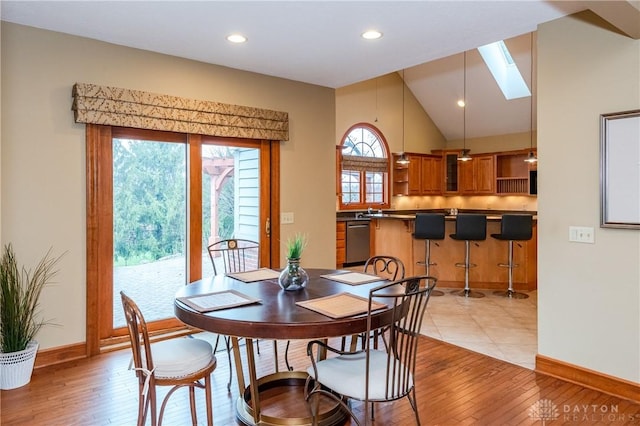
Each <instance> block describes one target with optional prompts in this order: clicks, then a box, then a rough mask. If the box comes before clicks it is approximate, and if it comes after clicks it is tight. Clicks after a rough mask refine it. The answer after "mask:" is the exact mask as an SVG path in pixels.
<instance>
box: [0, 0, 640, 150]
mask: <svg viewBox="0 0 640 426" xmlns="http://www.w3.org/2000/svg"><path fill="white" fill-rule="evenodd" d="M638 3H639V2H638V1H636V0H634V1H541V0H534V1H399V2H398V1H11V0H3V1H2V2H1V5H0V7H1V9H0V12H1V14H0V16H1V19H2V20H3V21H7V22H13V23H18V24H23V25H28V26H33V27H37V28H43V29H48V30H52V31H58V32H62V33H68V34H73V35H77V36H82V37H88V38H91V39H96V40H101V41H105V42H109V43H114V44H118V45H123V46H129V47H133V48H138V49H144V50H149V51H154V52H159V53H164V54H168V55H173V56H178V57H183V58H188V59H193V60H197V61H202V62H206V63H212V64H217V65H223V66H227V67H231V68H236V69H241V70H247V71H253V72H257V73H261V74H266V75H271V76H277V77H281V78H286V79H291V80H296V81H301V82H305V83H310V84H317V85H321V86H326V87H330V88H339V87H343V86H346V85H349V84H353V83H357V82H360V81H363V80H368V79H371V78H374V77H377V76H380V75H384V74H387V73H390V72H394V71H398V70H403V69H404V70H405V73H404V74H405V81H406V82H407V87H409V89H410V90H411V91H412V92H413V94H414V95H415V96H416V98H417V99H418V100H419V102H420V103H421V104H422V106H423V107H424V109H425V111H426V112H427V113H428V114H429V115H430V116H431V117H432V119H433V120H434V122H435V123H436V125H437V126H438V127H439V128H440V130H441V131H442V133H443V134H444V135H445V137H446V139H448V140H451V139H459V138H461V137H462V134H461V118H460V111H459V108H458V110H456V109H455V102H452V99H457V98H458V97H460V96H461V92H462V87H463V75H464V72H463V70H462V64H463V60H462V56H463V55H462V54H461V52H464V51H468V53H467V69H466V79H467V99H468V104H469V107H468V108H467V120H468V121H467V123H468V124H467V137H476V136H487V135H497V134H506V133H514V132H524V131H528V130H529V127H530V120H531V109H530V108H531V102H530V99H529V98H524V99H520V100H515V101H505V100H504V97H503V96H502V94H501V92H500V91H499V89H498V87H497V85H496V84H495V82H494V81H493V79H492V78H491V76H490V74H489V72H488V70H487V69H486V67H484V63H483V62H482V59H481V58H480V56H479V55H478V52H477V50H475V48H476V47H478V46H481V45H484V44H487V43H491V42H494V41H497V40H502V39H506V40H507V46H508V47H509V49H510V50H511V53H512V55H513V57H514V60H515V62H516V64H517V65H518V67H519V69H520V71H521V73H522V74H523V77H524V79H525V81H526V82H527V83H529V81H530V73H531V71H530V70H531V66H530V61H531V58H532V53H531V50H530V46H531V44H530V38H529V37H530V33H531V32H533V31H535V30H536V28H537V25H538V24H540V23H544V22H548V21H551V20H554V19H557V18H560V17H562V16H565V15H568V14H572V13H575V12H578V11H582V10H585V9H587V8H589V9H592V10H593V11H595V12H596V13H598V14H599V15H600V16H602V17H603V18H605V19H606V20H608V21H609V22H611V23H612V24H614V25H616V26H617V27H618V28H619V29H620V30H621V31H622V32H624V33H626V34H629V35H631V36H633V37H635V38H638V37H639V36H640V25H638V26H637V28H636V24H637V23H639V22H640V19H639V17H640V6H638ZM371 28H375V29H378V30H379V31H381V32H382V33H383V37H382V38H381V39H379V40H364V39H363V38H361V37H360V35H361V33H362V32H363V31H365V30H368V29H371ZM234 32H240V33H243V34H244V35H245V36H246V37H247V38H248V42H247V43H244V44H241V45H233V44H231V43H229V42H228V41H227V40H226V39H225V37H226V36H227V35H229V34H230V33H234ZM534 78H535V74H534ZM534 92H535V84H534ZM474 105H476V107H474ZM534 109H535V106H534Z"/></svg>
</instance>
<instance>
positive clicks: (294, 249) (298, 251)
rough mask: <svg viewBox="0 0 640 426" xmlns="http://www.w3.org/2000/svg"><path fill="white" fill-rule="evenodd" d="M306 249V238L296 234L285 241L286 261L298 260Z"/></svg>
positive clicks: (303, 235)
mask: <svg viewBox="0 0 640 426" xmlns="http://www.w3.org/2000/svg"><path fill="white" fill-rule="evenodd" d="M305 247H307V236H306V235H305V234H301V233H297V234H295V235H294V236H293V237H291V238H289V239H288V240H287V259H300V258H301V257H302V252H303V251H304V249H305Z"/></svg>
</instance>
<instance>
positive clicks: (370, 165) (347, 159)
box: [342, 155, 389, 172]
mask: <svg viewBox="0 0 640 426" xmlns="http://www.w3.org/2000/svg"><path fill="white" fill-rule="evenodd" d="M342 169H343V170H353V171H358V172H362V171H367V172H388V171H389V159H388V158H378V157H360V156H358V155H343V156H342Z"/></svg>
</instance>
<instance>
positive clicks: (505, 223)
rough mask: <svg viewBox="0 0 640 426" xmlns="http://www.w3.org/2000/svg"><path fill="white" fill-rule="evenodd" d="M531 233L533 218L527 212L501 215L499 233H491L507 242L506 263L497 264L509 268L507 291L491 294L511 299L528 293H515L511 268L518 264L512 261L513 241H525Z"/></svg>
mask: <svg viewBox="0 0 640 426" xmlns="http://www.w3.org/2000/svg"><path fill="white" fill-rule="evenodd" d="M532 235H533V218H532V217H531V215H529V214H505V215H502V221H501V223H500V233H499V234H491V236H492V237H493V238H495V239H497V240H503V241H508V242H509V259H508V263H498V266H502V267H505V268H509V287H508V288H507V291H494V292H493V294H496V295H498V296H503V297H510V298H512V299H526V298H527V297H529V295H528V294H524V293H517V292H516V291H515V290H514V289H513V268H517V267H518V265H517V264H515V263H513V242H514V241H527V240H530V239H531V237H532Z"/></svg>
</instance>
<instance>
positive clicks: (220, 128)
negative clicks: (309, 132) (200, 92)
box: [72, 83, 289, 141]
mask: <svg viewBox="0 0 640 426" xmlns="http://www.w3.org/2000/svg"><path fill="white" fill-rule="evenodd" d="M72 109H73V111H74V117H75V121H76V123H90V124H102V125H107V126H121V127H133V128H138V129H148V130H163V131H169V132H178V133H192V134H201V135H210V136H221V137H233V138H248V139H266V140H281V141H286V140H289V114H287V113H286V112H280V111H272V110H268V109H261V108H252V107H246V106H239V105H229V104H222V103H219V102H211V101H200V100H194V99H186V98H180V97H176V96H169V95H158V94H155V93H149V92H142V91H139V90H129V89H120V88H117V87H107V86H98V85H95V84H86V83H76V84H75V85H74V86H73V106H72Z"/></svg>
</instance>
